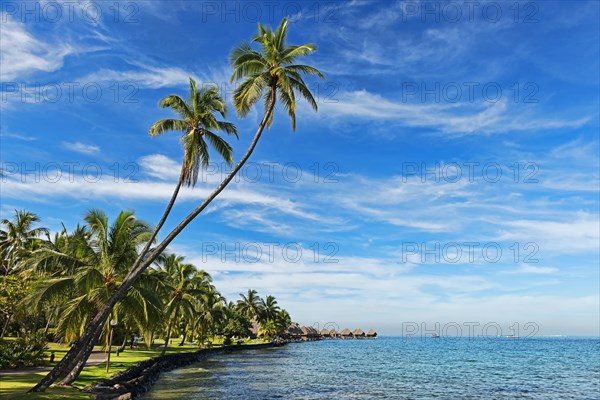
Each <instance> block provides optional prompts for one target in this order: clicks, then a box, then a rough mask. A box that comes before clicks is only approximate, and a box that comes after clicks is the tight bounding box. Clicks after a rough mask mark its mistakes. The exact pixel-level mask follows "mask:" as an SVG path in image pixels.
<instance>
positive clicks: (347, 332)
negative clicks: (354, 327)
mask: <svg viewBox="0 0 600 400" xmlns="http://www.w3.org/2000/svg"><path fill="white" fill-rule="evenodd" d="M340 337H341V338H342V339H351V338H352V332H350V329H348V328H346V329H344V330H343V331H342V333H340Z"/></svg>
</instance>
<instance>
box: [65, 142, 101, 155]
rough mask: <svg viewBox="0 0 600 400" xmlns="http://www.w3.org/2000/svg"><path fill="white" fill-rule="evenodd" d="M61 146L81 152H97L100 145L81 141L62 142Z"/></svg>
mask: <svg viewBox="0 0 600 400" xmlns="http://www.w3.org/2000/svg"><path fill="white" fill-rule="evenodd" d="M63 147H64V148H65V149H67V150H71V151H74V152H76V153H81V154H98V153H100V147H98V146H96V145H95V144H85V143H81V142H63Z"/></svg>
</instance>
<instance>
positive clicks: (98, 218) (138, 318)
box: [27, 210, 162, 383]
mask: <svg viewBox="0 0 600 400" xmlns="http://www.w3.org/2000/svg"><path fill="white" fill-rule="evenodd" d="M84 219H85V221H86V224H85V226H84V227H78V228H77V229H76V230H75V232H73V234H72V235H65V234H64V233H63V234H60V235H59V234H57V235H56V236H55V239H54V241H52V240H50V241H48V242H47V245H45V246H43V247H41V248H39V249H37V250H36V251H34V252H33V253H32V256H31V261H30V262H29V266H30V268H32V269H34V270H35V271H36V272H37V273H38V274H39V276H40V278H44V279H39V281H40V283H39V284H38V286H37V287H36V290H35V292H34V294H33V295H32V296H31V297H30V298H29V299H27V300H28V302H30V303H31V304H33V305H35V306H41V305H44V304H45V303H47V302H50V301H52V300H55V299H57V298H60V297H61V296H63V297H65V296H67V297H68V300H67V301H65V302H64V303H63V307H62V311H61V314H60V318H59V322H58V325H57V332H58V333H59V334H60V335H61V336H62V337H63V338H64V340H65V341H66V342H69V341H71V340H74V339H75V338H77V337H79V336H80V335H81V334H82V332H83V328H84V327H85V325H86V324H87V323H88V322H89V320H90V319H91V318H92V317H93V316H94V315H95V313H96V312H97V311H98V310H99V309H101V308H102V306H103V305H104V304H105V303H106V301H108V299H109V298H110V297H111V295H112V294H113V293H114V291H115V290H117V288H118V287H119V286H120V284H121V281H122V279H123V277H124V276H125V275H126V273H127V271H129V268H130V267H131V265H132V263H133V262H134V260H135V259H136V258H137V256H138V253H137V249H138V248H139V246H141V245H142V244H144V243H145V242H146V240H148V238H149V237H150V235H151V232H152V231H151V229H150V227H149V226H148V225H146V224H145V223H143V222H141V221H139V220H137V219H136V218H135V215H134V214H133V212H131V211H121V212H120V213H119V215H118V216H117V218H116V219H115V220H114V222H113V223H112V225H109V221H108V216H107V215H106V214H105V213H104V212H103V211H100V210H90V211H88V213H87V214H86V215H85V218H84ZM155 278H156V277H155V276H154V275H152V274H144V275H143V277H142V279H140V280H139V281H138V282H137V283H136V285H134V286H133V287H132V288H131V289H130V290H129V291H128V292H127V294H126V296H124V297H123V298H122V299H121V300H120V301H119V303H118V304H117V305H116V307H114V309H113V311H112V317H113V318H115V319H117V320H120V319H125V318H129V319H131V320H133V321H135V322H136V323H137V324H138V326H139V327H142V326H144V325H145V323H146V322H147V321H148V320H150V319H154V318H158V316H159V314H160V309H161V307H162V303H161V301H160V298H159V297H158V296H157V295H156V291H155V289H156V286H157V280H156V279H155ZM119 317H121V318H119ZM105 325H106V324H105ZM103 328H104V331H105V332H106V330H107V329H106V328H107V327H106V326H104V327H103ZM84 364H85V362H82V363H78V364H77V368H78V369H79V370H80V369H81V368H83V366H84ZM63 383H64V382H63Z"/></svg>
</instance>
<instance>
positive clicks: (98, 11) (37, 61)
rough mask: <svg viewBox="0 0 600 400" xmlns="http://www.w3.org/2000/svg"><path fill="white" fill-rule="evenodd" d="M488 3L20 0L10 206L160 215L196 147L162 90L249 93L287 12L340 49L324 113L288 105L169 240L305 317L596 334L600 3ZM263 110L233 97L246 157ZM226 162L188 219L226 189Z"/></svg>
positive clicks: (324, 86) (317, 85)
mask: <svg viewBox="0 0 600 400" xmlns="http://www.w3.org/2000/svg"><path fill="white" fill-rule="evenodd" d="M467 3H468V2H467ZM478 4H479V5H477V6H472V5H471V6H469V5H467V4H466V3H465V2H417V1H403V2H397V3H394V2H391V1H390V2H368V1H349V2H277V1H275V2H266V3H261V2H252V3H235V2H227V3H224V2H201V1H184V2H176V1H174V2H158V1H152V2H150V1H141V2H136V1H132V2H115V3H112V2H111V3H110V4H109V3H102V2H84V1H76V2H54V1H51V2H38V3H33V2H11V1H9V2H3V3H2V10H1V11H2V29H1V33H2V37H1V44H2V45H1V52H2V69H1V74H2V87H1V91H2V93H1V95H2V98H1V103H0V106H1V111H2V116H1V121H0V124H1V132H2V135H1V162H2V167H3V170H4V177H3V178H2V182H1V192H0V195H1V207H0V211H1V214H2V218H5V217H7V216H10V214H11V213H12V210H13V209H15V208H18V209H21V208H25V209H28V210H31V211H34V212H36V213H38V214H39V215H40V216H41V217H42V218H43V224H44V225H45V226H48V227H50V228H51V229H60V226H61V222H64V224H65V225H66V226H67V227H68V228H73V227H74V226H75V225H76V224H77V223H78V222H80V221H81V218H82V215H83V214H84V213H85V211H86V210H88V209H90V208H92V207H97V208H102V209H104V210H106V211H107V212H108V213H109V214H110V215H111V216H114V215H116V213H117V212H118V211H119V210H121V209H133V210H135V211H136V213H137V215H138V216H139V217H140V218H142V219H144V220H146V221H148V222H150V223H156V222H157V220H158V218H159V216H160V213H161V212H162V210H163V207H164V205H165V204H166V201H167V200H168V198H169V196H170V194H171V191H172V188H173V186H174V183H175V181H176V179H177V176H178V168H179V167H178V165H179V162H180V161H181V157H182V151H181V147H180V145H179V141H178V134H176V133H172V134H167V135H164V136H163V137H160V138H150V137H148V135H147V131H148V128H149V127H150V125H152V123H153V122H155V121H156V120H157V119H160V118H166V117H170V116H171V113H170V112H169V111H168V110H162V109H159V108H158V107H157V103H158V101H159V100H160V99H161V98H162V97H164V96H166V95H169V94H172V93H177V94H180V95H185V94H186V92H187V77H188V76H192V77H194V78H195V79H197V80H198V81H201V82H203V83H204V84H216V85H218V87H219V88H220V89H221V91H222V94H223V95H224V96H225V97H226V99H227V101H228V103H229V104H230V105H231V90H232V89H233V87H234V86H233V85H231V84H230V83H229V76H230V74H231V69H230V68H229V66H228V54H229V52H230V50H231V49H232V48H233V46H235V45H236V44H238V43H239V42H241V41H242V40H248V39H249V38H250V37H251V36H252V34H253V33H254V32H255V30H256V23H257V22H259V21H260V22H262V23H265V24H271V25H276V24H278V23H279V21H280V20H281V18H282V17H283V16H284V15H286V14H289V15H290V17H291V20H292V23H291V26H290V35H289V42H290V43H292V44H300V43H306V42H311V43H316V44H317V45H318V46H319V49H318V51H317V53H315V54H314V55H313V56H312V57H311V59H310V61H309V63H310V64H312V65H314V66H316V67H317V68H319V69H320V70H321V71H323V73H324V74H325V75H326V77H327V80H326V81H313V80H309V82H310V87H311V89H312V90H313V91H314V92H315V93H316V95H317V97H318V104H319V111H318V113H313V112H312V111H311V110H310V109H309V108H308V107H307V106H306V104H302V105H300V106H299V109H298V127H297V131H296V132H295V133H294V132H292V129H291V124H290V121H289V119H288V118H287V116H286V114H285V113H284V112H281V110H278V111H277V113H276V117H275V122H274V124H273V126H272V127H271V129H270V130H269V131H268V132H266V134H264V135H263V138H262V141H261V142H260V144H259V146H258V148H257V150H256V151H255V153H254V155H253V156H252V163H251V164H249V165H248V166H247V167H246V168H245V169H244V170H243V172H242V175H241V177H240V179H238V180H237V181H236V182H235V183H233V184H232V185H230V187H229V188H227V189H226V191H225V192H223V193H222V195H221V196H219V198H218V199H217V200H216V201H214V202H213V204H212V205H211V206H210V207H209V208H208V209H207V210H206V212H205V214H203V215H202V216H201V217H199V218H198V219H197V220H196V221H194V222H193V223H192V224H191V225H190V226H189V227H188V228H187V229H186V230H185V232H184V233H183V234H181V235H180V237H178V238H177V239H176V240H175V241H174V242H173V243H172V245H171V247H170V250H171V251H174V252H177V253H181V254H184V255H186V257H187V259H188V260H189V261H190V262H193V263H195V264H196V265H197V266H198V267H201V268H204V269H206V270H207V271H209V272H210V273H211V274H212V275H213V277H214V278H215V281H216V285H217V287H218V288H219V289H221V291H222V292H223V293H224V294H225V295H226V296H227V297H229V298H232V299H233V298H235V297H237V294H238V293H240V292H245V291H246V290H247V289H248V288H255V289H257V290H258V291H259V293H260V294H261V295H266V294H273V295H275V296H276V297H277V299H278V300H279V301H280V303H281V304H282V305H283V306H284V307H286V308H287V309H288V310H289V311H290V313H291V314H292V316H293V318H294V319H295V320H297V321H298V322H300V323H302V324H313V323H318V324H321V325H322V324H324V323H326V322H330V323H335V324H337V325H339V326H340V327H341V328H344V327H350V328H352V329H354V327H362V328H363V329H368V328H371V327H374V328H376V329H377V330H378V331H380V332H382V333H384V334H401V333H402V332H403V323H404V326H406V323H409V322H416V323H417V324H421V323H427V324H428V325H427V327H429V328H431V327H432V326H433V324H434V323H436V322H439V323H440V324H441V325H442V326H443V324H445V323H449V322H457V323H458V324H463V323H465V322H473V321H477V322H479V323H481V325H482V326H483V324H485V323H490V322H492V323H498V324H499V325H500V326H501V327H502V328H503V330H504V331H503V333H510V332H508V328H507V327H508V326H509V325H510V324H512V323H518V324H519V326H521V327H523V326H524V324H525V323H527V322H533V323H535V324H537V326H539V332H538V334H583V335H596V334H598V333H599V320H598V315H599V313H600V306H599V304H600V298H599V291H600V288H599V282H600V277H599V250H598V249H599V241H600V238H599V231H600V226H599V168H600V165H599V135H598V133H599V118H598V117H599V116H598V109H599V106H600V104H599V96H598V93H599V83H600V79H599V73H598V71H600V65H599V57H600V56H599V43H600V38H599V25H598V24H599V23H598V21H599V4H598V3H597V2H595V1H590V2H586V1H543V2H542V1H536V2H521V3H513V2H487V3H486V2H481V3H478ZM473 7H474V8H473ZM261 112H262V109H261V108H260V107H258V108H257V109H256V110H254V111H253V112H251V113H250V114H249V115H248V116H247V117H246V118H244V119H241V120H239V119H237V118H236V116H235V113H234V112H233V107H232V106H230V113H229V115H228V119H229V120H231V121H232V122H235V123H236V124H237V126H238V129H239V131H240V132H241V135H240V139H239V141H235V142H234V143H232V145H233V146H234V149H235V158H236V159H239V158H240V157H241V155H242V154H243V152H244V151H245V149H246V147H247V145H248V144H249V142H250V139H251V137H252V135H253V133H254V129H255V127H256V125H257V123H258V121H259V120H260V117H261ZM213 160H214V164H212V165H211V168H210V170H209V171H207V172H205V173H204V174H203V176H202V178H201V182H200V183H199V184H198V185H197V186H196V188H195V189H193V190H192V189H190V190H184V191H183V192H182V193H181V195H180V200H179V201H178V203H177V206H176V208H175V210H174V211H173V213H172V216H171V218H170V219H169V221H168V223H167V226H166V227H167V228H172V227H173V226H174V225H175V223H176V222H177V221H178V220H179V219H181V218H182V217H184V216H185V215H186V214H187V212H189V211H190V210H191V209H193V207H194V205H195V204H197V203H198V202H199V201H201V200H202V199H203V197H204V196H205V195H206V194H207V193H209V191H210V190H211V188H213V187H215V186H216V185H217V184H218V181H219V179H220V177H221V173H222V171H223V170H224V169H225V168H224V166H223V165H222V164H221V163H220V161H219V160H218V159H217V158H216V156H215V157H214V158H213ZM163 235H164V233H163ZM465 329H466V328H465ZM490 332H491V331H490ZM465 333H466V330H465ZM480 333H481V332H480ZM521 333H522V334H525V332H521Z"/></svg>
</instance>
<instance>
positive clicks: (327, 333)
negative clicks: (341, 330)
mask: <svg viewBox="0 0 600 400" xmlns="http://www.w3.org/2000/svg"><path fill="white" fill-rule="evenodd" d="M321 337H323V338H328V337H329V331H328V330H327V329H325V328H323V329H321Z"/></svg>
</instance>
